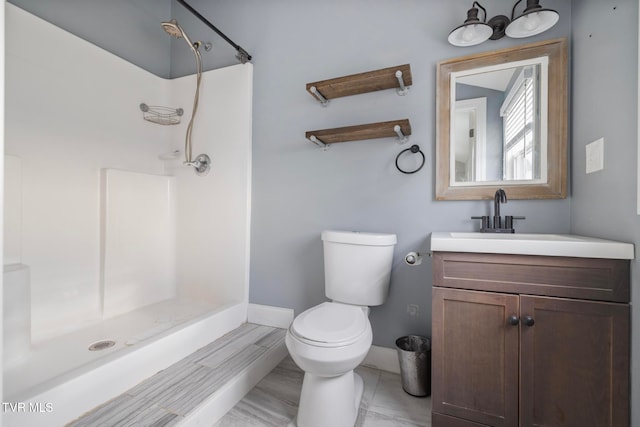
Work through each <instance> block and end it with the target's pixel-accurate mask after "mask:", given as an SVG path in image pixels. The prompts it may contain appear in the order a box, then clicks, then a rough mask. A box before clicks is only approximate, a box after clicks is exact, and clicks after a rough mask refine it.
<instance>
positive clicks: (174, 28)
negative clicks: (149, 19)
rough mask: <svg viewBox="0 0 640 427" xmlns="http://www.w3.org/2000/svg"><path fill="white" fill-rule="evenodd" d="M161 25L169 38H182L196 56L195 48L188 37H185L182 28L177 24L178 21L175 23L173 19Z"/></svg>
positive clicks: (185, 34)
mask: <svg viewBox="0 0 640 427" xmlns="http://www.w3.org/2000/svg"><path fill="white" fill-rule="evenodd" d="M161 24H162V29H163V30H164V31H165V32H166V33H167V34H169V35H170V36H172V37H175V38H177V39H179V38H183V39H184V41H186V42H187V44H188V45H189V47H190V48H191V50H193V53H195V54H196V55H197V53H196V52H197V46H196V45H195V44H194V43H192V42H191V39H189V36H187V33H185V32H184V30H183V29H182V27H181V26H180V25H179V24H178V21H176V20H175V19H172V20H171V21H168V22H162V23H161Z"/></svg>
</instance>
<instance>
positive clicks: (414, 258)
mask: <svg viewBox="0 0 640 427" xmlns="http://www.w3.org/2000/svg"><path fill="white" fill-rule="evenodd" d="M404 262H405V263H407V265H411V266H414V265H420V264H422V254H421V253H420V252H415V251H412V252H409V253H408V254H406V255H405V256H404Z"/></svg>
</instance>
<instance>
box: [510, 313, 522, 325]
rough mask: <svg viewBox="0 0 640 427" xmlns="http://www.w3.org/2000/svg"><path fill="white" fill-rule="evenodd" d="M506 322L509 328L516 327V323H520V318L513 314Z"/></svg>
mask: <svg viewBox="0 0 640 427" xmlns="http://www.w3.org/2000/svg"><path fill="white" fill-rule="evenodd" d="M507 322H508V323H509V324H510V325H511V326H518V323H520V318H519V317H518V316H516V315H515V314H512V315H511V316H509V318H508V319H507Z"/></svg>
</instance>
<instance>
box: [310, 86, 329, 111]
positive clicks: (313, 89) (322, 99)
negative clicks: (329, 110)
mask: <svg viewBox="0 0 640 427" xmlns="http://www.w3.org/2000/svg"><path fill="white" fill-rule="evenodd" d="M309 90H310V91H311V93H313V95H314V96H315V97H316V99H317V100H318V101H320V104H322V106H323V107H326V106H327V105H329V100H328V99H327V98H325V97H324V96H323V95H322V94H321V93H320V91H319V90H318V89H317V88H316V87H315V86H311V87H310V88H309Z"/></svg>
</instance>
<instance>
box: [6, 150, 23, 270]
mask: <svg viewBox="0 0 640 427" xmlns="http://www.w3.org/2000/svg"><path fill="white" fill-rule="evenodd" d="M3 208H4V209H3V210H4V215H3V222H4V236H3V239H4V240H3V242H4V246H3V249H4V250H3V258H4V265H8V264H19V263H20V262H22V241H21V235H22V163H21V162H20V158H19V157H16V156H4V205H3Z"/></svg>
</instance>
